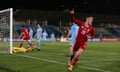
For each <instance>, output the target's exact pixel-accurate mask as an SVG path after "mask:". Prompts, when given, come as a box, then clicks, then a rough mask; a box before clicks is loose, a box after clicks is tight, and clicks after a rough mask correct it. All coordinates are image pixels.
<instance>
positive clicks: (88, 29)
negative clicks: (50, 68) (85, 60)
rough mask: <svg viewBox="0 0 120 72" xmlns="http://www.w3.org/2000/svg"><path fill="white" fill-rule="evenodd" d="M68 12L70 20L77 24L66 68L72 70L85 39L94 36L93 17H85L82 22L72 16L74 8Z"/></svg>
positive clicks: (84, 45)
mask: <svg viewBox="0 0 120 72" xmlns="http://www.w3.org/2000/svg"><path fill="white" fill-rule="evenodd" d="M70 14H71V20H72V21H73V22H74V23H75V24H77V25H78V26H79V30H78V34H77V37H76V42H75V44H74V46H73V52H72V53H71V55H70V60H69V63H68V70H69V71H72V70H73V67H74V65H75V64H76V62H77V61H78V59H79V56H80V55H81V53H83V52H84V50H85V48H86V42H87V39H88V38H91V39H92V38H94V28H93V26H92V22H93V17H86V21H85V22H84V21H80V20H78V19H76V18H75V17H74V9H73V10H72V11H70Z"/></svg>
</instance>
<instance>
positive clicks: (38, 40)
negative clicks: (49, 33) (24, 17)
mask: <svg viewBox="0 0 120 72" xmlns="http://www.w3.org/2000/svg"><path fill="white" fill-rule="evenodd" d="M37 27H38V28H37V32H36V34H35V36H36V37H37V40H36V41H37V49H38V51H40V41H41V36H42V31H43V29H42V28H41V26H40V24H37Z"/></svg>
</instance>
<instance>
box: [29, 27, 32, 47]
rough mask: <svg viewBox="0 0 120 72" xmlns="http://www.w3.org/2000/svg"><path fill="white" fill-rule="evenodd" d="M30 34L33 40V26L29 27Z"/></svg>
mask: <svg viewBox="0 0 120 72" xmlns="http://www.w3.org/2000/svg"><path fill="white" fill-rule="evenodd" d="M29 36H30V41H31V42H32V38H33V29H32V26H30V27H29ZM29 47H30V45H29V44H28V48H29Z"/></svg>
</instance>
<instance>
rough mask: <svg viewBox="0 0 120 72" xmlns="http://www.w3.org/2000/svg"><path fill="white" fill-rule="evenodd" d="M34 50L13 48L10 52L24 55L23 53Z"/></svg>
mask: <svg viewBox="0 0 120 72" xmlns="http://www.w3.org/2000/svg"><path fill="white" fill-rule="evenodd" d="M34 49H35V48H24V47H21V48H18V47H13V49H12V51H13V53H24V52H31V51H33V50H34Z"/></svg>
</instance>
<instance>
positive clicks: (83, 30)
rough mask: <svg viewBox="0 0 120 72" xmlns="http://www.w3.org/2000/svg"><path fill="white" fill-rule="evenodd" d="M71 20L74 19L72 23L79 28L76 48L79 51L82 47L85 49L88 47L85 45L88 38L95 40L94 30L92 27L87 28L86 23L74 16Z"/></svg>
mask: <svg viewBox="0 0 120 72" xmlns="http://www.w3.org/2000/svg"><path fill="white" fill-rule="evenodd" d="M71 18H72V21H73V22H74V23H75V24H77V25H78V26H79V30H78V35H77V38H76V43H75V45H74V48H75V49H78V48H80V47H81V48H83V49H84V48H85V47H86V45H85V44H86V41H87V39H88V36H89V37H90V38H94V28H93V26H92V25H91V26H89V27H86V26H85V22H83V21H79V20H77V19H75V18H74V16H73V15H72V16H71Z"/></svg>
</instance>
